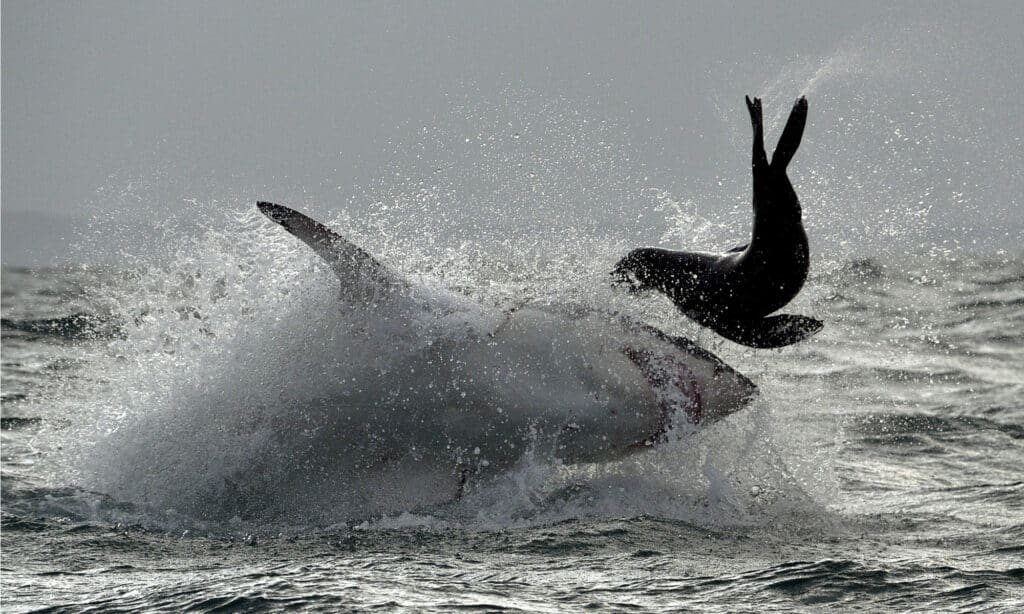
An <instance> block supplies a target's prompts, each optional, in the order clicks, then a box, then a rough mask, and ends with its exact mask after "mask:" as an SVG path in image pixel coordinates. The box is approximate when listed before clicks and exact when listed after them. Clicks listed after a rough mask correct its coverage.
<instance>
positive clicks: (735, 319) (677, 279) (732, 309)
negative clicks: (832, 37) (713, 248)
mask: <svg viewBox="0 0 1024 614" xmlns="http://www.w3.org/2000/svg"><path fill="white" fill-rule="evenodd" d="M746 100H747V109H748V110H749V111H750V121H751V124H752V125H753V129H754V148H753V163H752V165H753V184H754V190H753V191H754V194H753V208H754V224H753V232H752V237H751V239H750V242H749V243H747V244H746V245H742V246H739V247H735V248H733V249H730V250H729V251H727V252H726V253H724V254H709V253H702V252H681V251H670V250H665V249H658V248H653V247H644V248H639V249H635V250H633V251H631V252H630V253H629V254H628V255H626V257H625V258H623V259H622V260H620V261H619V262H618V264H617V265H616V266H615V269H614V270H613V272H612V274H613V276H614V277H615V278H616V281H617V282H618V283H625V284H627V285H629V286H630V288H631V290H632V291H634V292H639V291H643V290H657V291H659V292H662V293H664V294H665V295H666V296H668V297H669V298H670V299H671V300H672V302H674V303H675V305H676V307H677V308H678V309H679V310H680V311H681V312H683V314H685V315H686V316H688V317H690V318H691V319H693V320H694V321H695V322H697V323H698V324H701V325H703V326H706V327H708V328H710V329H712V330H714V331H715V332H717V333H718V334H720V335H722V336H723V337H725V338H726V339H729V340H731V341H735V342H736V343H740V344H743V345H748V346H751V347H756V348H775V347H782V346H785V345H789V344H791V343H796V342H797V341H800V340H802V339H805V338H807V337H809V336H811V335H813V334H814V333H816V332H818V331H819V330H821V328H822V323H821V321H820V320H816V319H814V318H809V317H807V316H800V315H791V314H779V315H774V316H770V315H769V314H771V313H772V312H774V311H776V310H778V309H781V308H782V307H783V306H785V305H786V304H787V303H789V301H791V300H792V299H793V297H795V296H796V295H797V293H798V292H799V291H800V288H802V287H803V284H804V280H805V279H807V268H808V260H809V250H808V246H807V234H806V233H805V232H804V227H803V223H802V220H801V210H800V201H799V199H798V198H797V196H796V191H794V190H793V184H792V183H790V181H789V177H788V176H787V175H786V167H787V166H788V165H789V161H790V160H792V158H793V154H795V153H796V150H797V147H799V146H800V139H801V137H802V136H803V132H804V125H805V124H806V123H807V100H806V99H805V98H803V97H801V98H800V99H799V100H797V101H796V104H794V105H793V110H792V112H791V113H790V115H789V120H788V121H787V122H786V127H785V129H783V131H782V136H781V137H780V138H779V143H778V145H777V146H776V148H775V153H774V155H773V156H772V160H771V162H769V161H768V155H767V153H766V152H765V149H764V126H763V122H762V118H761V100H760V99H759V98H754V100H753V101H751V100H750V98H749V97H747V99H746Z"/></svg>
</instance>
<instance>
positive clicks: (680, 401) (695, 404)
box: [623, 347, 704, 447]
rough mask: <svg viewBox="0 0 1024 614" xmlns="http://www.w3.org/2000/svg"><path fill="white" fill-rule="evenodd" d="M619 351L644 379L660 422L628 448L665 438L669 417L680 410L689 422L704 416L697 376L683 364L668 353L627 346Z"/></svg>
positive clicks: (670, 423)
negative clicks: (656, 352) (658, 410)
mask: <svg viewBox="0 0 1024 614" xmlns="http://www.w3.org/2000/svg"><path fill="white" fill-rule="evenodd" d="M623 353H624V354H625V355H626V356H627V357H628V358H629V359H630V360H632V361H633V364H635V365H636V366H637V367H638V368H639V369H640V372H641V373H643V375H644V377H645V378H646V379H647V383H648V384H649V385H650V386H651V390H653V391H654V396H655V398H656V399H657V401H658V405H659V407H661V422H660V424H659V427H658V430H657V432H655V433H654V434H653V435H652V436H651V437H649V438H647V439H645V440H643V441H641V442H638V443H635V444H633V445H632V446H631V447H647V446H652V445H654V444H656V443H662V442H664V441H665V440H666V439H668V432H669V431H670V430H671V429H672V418H673V416H675V415H676V413H677V412H678V410H682V411H683V414H684V415H685V416H686V418H687V420H688V421H689V422H690V423H691V424H700V422H701V419H702V418H703V417H704V407H703V404H702V401H701V394H700V387H699V386H698V385H697V377H696V376H695V375H694V374H693V371H692V370H690V368H689V367H688V366H686V365H685V364H683V363H681V362H678V361H676V360H675V359H674V358H672V357H671V356H663V355H658V354H654V353H653V352H650V351H648V350H637V349H634V348H631V347H627V348H625V349H624V350H623Z"/></svg>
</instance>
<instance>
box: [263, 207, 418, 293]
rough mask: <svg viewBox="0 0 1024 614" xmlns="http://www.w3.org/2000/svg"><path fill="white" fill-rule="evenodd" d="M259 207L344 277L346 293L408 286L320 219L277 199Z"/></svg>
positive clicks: (343, 283) (336, 273) (339, 277)
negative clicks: (315, 218) (290, 207)
mask: <svg viewBox="0 0 1024 614" xmlns="http://www.w3.org/2000/svg"><path fill="white" fill-rule="evenodd" d="M256 207H257V208H258V209H259V210H260V212H261V213H263V215H265V216H267V217H268V218H270V219H271V220H273V221H274V222H277V223H278V224H280V225H281V226H282V227H283V228H284V229H285V230H287V231H288V232H290V233H291V234H293V235H295V236H296V237H298V238H299V239H301V240H302V242H303V243H305V244H306V245H308V246H310V247H311V248H312V249H313V251H314V252H316V254H317V255H318V256H320V257H321V258H323V259H324V261H325V262H326V263H327V264H329V265H330V266H331V269H332V270H333V271H334V274H335V275H337V276H338V279H340V280H341V288H342V294H343V295H348V296H351V297H352V298H354V299H365V298H368V297H372V296H378V295H380V294H381V293H382V292H386V291H390V290H393V289H395V288H398V287H404V286H405V282H404V281H403V280H401V279H400V278H399V277H397V276H396V275H395V274H394V273H392V272H391V271H390V270H388V268H387V267H385V266H384V265H382V264H381V263H380V262H377V260H376V259H374V257H373V256H371V255H370V254H369V253H368V252H366V251H365V250H364V249H362V248H361V247H359V246H357V245H355V244H354V243H352V242H351V241H349V240H347V239H345V238H344V237H342V236H341V235H339V234H338V233H336V232H334V231H333V230H331V229H330V228H328V227H326V226H324V225H323V224H321V223H320V222H317V221H316V220H314V219H312V218H310V217H307V216H305V215H303V214H301V213H299V212H298V211H295V210H294V209H289V208H288V207H284V206H282V205H275V204H274V203H268V202H258V203H256Z"/></svg>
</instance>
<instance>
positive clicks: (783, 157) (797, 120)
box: [772, 96, 807, 171]
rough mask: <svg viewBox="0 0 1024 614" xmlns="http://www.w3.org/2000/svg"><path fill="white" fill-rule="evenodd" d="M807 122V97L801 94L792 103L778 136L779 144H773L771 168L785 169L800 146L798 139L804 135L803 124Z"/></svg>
mask: <svg viewBox="0 0 1024 614" xmlns="http://www.w3.org/2000/svg"><path fill="white" fill-rule="evenodd" d="M806 124H807V99H806V98H804V97H803V96H801V97H800V98H799V99H797V101H796V103H795V104H794V105H793V110H792V111H791V112H790V113H789V120H788V121H787V122H786V127H785V128H784V129H783V130H782V136H780V137H779V144H778V145H776V146H775V153H774V154H772V168H774V169H777V170H783V171H784V170H786V167H787V166H789V161H790V160H792V159H793V155H794V154H796V150H797V148H798V147H800V139H802V138H803V136H804V126H805V125H806Z"/></svg>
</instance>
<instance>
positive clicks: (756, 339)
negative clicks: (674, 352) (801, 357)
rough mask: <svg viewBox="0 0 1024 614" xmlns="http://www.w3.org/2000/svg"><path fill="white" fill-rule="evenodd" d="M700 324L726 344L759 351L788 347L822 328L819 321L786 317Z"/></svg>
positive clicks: (786, 314) (789, 315)
mask: <svg viewBox="0 0 1024 614" xmlns="http://www.w3.org/2000/svg"><path fill="white" fill-rule="evenodd" d="M701 323H702V324H704V325H705V326H707V327H708V328H710V329H711V330H713V331H715V332H716V333H718V334H719V335H722V336H723V337H725V338H726V339H728V340H730V341H733V342H736V343H739V344H741V345H746V346H749V347H752V348H759V349H767V348H780V347H784V346H787V345H792V344H794V343H796V342H797V341H803V340H804V339H806V338H808V337H810V336H811V335H813V334H815V333H817V332H818V331H820V330H821V329H822V328H823V327H824V326H825V325H824V323H822V321H821V320H816V319H814V318H809V317H807V316H798V315H793V314H788V313H784V314H780V315H777V316H768V317H766V318H761V319H759V320H729V321H726V322H701Z"/></svg>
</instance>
